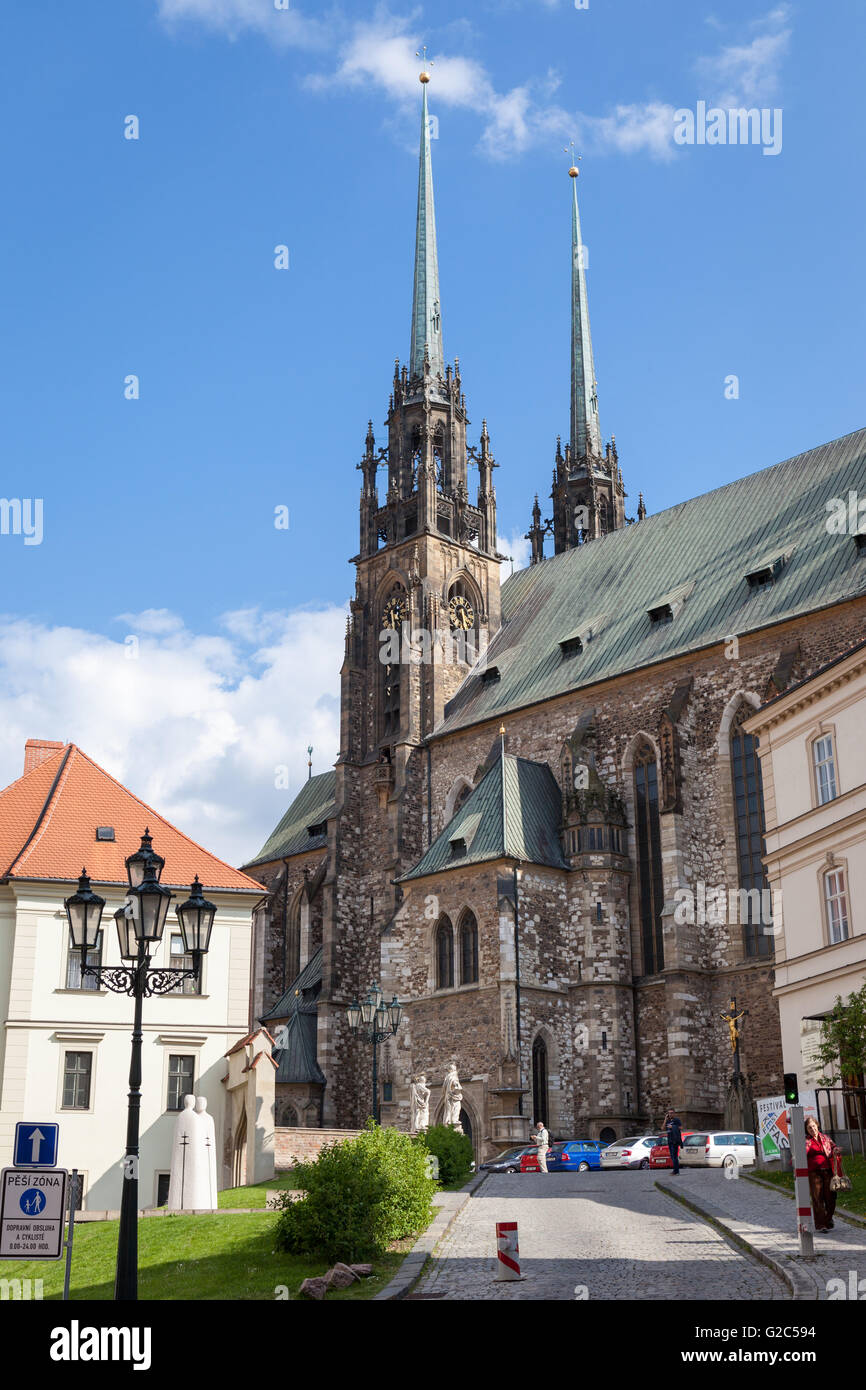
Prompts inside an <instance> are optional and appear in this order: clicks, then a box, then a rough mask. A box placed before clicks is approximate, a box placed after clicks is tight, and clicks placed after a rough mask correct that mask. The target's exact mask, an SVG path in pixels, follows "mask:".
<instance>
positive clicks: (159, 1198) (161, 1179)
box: [156, 1173, 171, 1207]
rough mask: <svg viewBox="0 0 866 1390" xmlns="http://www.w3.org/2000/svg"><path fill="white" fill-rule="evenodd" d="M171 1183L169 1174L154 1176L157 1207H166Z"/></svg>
mask: <svg viewBox="0 0 866 1390" xmlns="http://www.w3.org/2000/svg"><path fill="white" fill-rule="evenodd" d="M170 1183H171V1173H157V1175H156V1205H157V1206H158V1207H167V1206H168V1189H169V1184H170Z"/></svg>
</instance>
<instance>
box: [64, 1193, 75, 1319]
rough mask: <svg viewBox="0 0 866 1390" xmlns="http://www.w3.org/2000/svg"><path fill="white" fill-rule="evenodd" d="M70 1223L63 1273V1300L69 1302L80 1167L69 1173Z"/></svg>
mask: <svg viewBox="0 0 866 1390" xmlns="http://www.w3.org/2000/svg"><path fill="white" fill-rule="evenodd" d="M69 1176H70V1177H71V1179H72V1181H71V1182H70V1184H69V1224H68V1226H67V1228H66V1269H65V1271H64V1274H63V1302H64V1303H68V1302H69V1280H70V1277H71V1275H72V1241H73V1239H74V1236H75V1213H76V1211H77V1209H78V1169H77V1168H73V1170H72V1172H71V1173H70V1175H69Z"/></svg>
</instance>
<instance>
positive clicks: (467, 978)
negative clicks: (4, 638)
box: [460, 910, 478, 985]
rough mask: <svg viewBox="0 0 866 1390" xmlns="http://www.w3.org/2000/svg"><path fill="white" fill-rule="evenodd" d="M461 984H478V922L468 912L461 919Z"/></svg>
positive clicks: (471, 913) (473, 914)
mask: <svg viewBox="0 0 866 1390" xmlns="http://www.w3.org/2000/svg"><path fill="white" fill-rule="evenodd" d="M460 983H461V985H475V984H477V983H478V922H477V921H476V918H475V913H474V912H470V911H468V910H467V911H466V912H464V914H463V916H462V917H461V918H460Z"/></svg>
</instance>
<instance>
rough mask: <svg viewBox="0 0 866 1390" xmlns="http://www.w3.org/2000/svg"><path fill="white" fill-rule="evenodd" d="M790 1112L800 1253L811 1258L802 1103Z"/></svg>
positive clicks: (810, 1202) (807, 1173)
mask: <svg viewBox="0 0 866 1390" xmlns="http://www.w3.org/2000/svg"><path fill="white" fill-rule="evenodd" d="M789 1114H790V1117H791V1118H790V1124H789V1128H788V1138H789V1140H790V1143H791V1157H792V1158H793V1160H794V1205H795V1207H796V1208H797V1234H798V1236H799V1239H800V1255H801V1256H804V1257H806V1258H809V1257H810V1256H812V1255H814V1253H815V1241H814V1235H813V1231H814V1223H813V1221H812V1198H811V1196H810V1193H809V1167H808V1163H807V1160H806V1129H805V1122H804V1120H803V1107H802V1105H792V1106H791V1108H790V1111H789Z"/></svg>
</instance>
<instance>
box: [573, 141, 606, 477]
mask: <svg viewBox="0 0 866 1390" xmlns="http://www.w3.org/2000/svg"><path fill="white" fill-rule="evenodd" d="M570 150H571V160H572V162H571V167H570V168H569V171H568V172H569V175H570V176H571V180H572V184H571V188H572V200H571V456H572V458H573V459H575V460H577V459H580V458H583V457H584V456H585V455H586V454H594V455H600V454H601V426H600V424H599V419H598V392H597V387H596V380H595V364H594V362H593V357H592V335H591V333H590V328H589V300H588V297H587V291H586V254H585V247H584V244H583V238H582V236H581V231H580V212H579V210H578V206H577V176H578V173H579V172H580V171H579V170H578V167H577V162H576V161H577V160H578V159H579V158H580V156H579V155H575V153H574V142H572V144H571V146H570ZM565 152H566V154H568V153H569V147H568V146H567V147H566V151H565Z"/></svg>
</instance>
